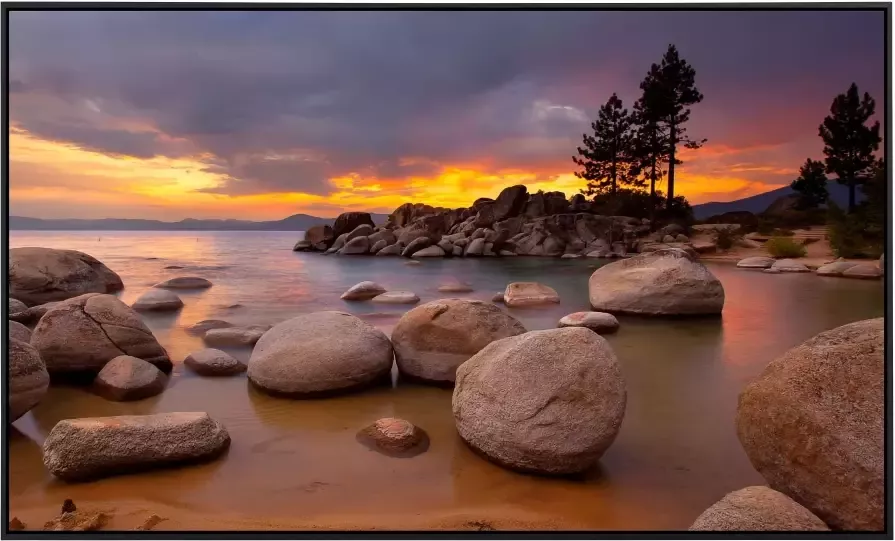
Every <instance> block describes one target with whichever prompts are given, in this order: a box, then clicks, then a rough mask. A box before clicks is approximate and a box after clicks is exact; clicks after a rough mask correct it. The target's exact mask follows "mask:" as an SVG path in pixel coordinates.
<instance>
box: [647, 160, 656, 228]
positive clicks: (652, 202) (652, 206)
mask: <svg viewBox="0 0 895 541" xmlns="http://www.w3.org/2000/svg"><path fill="white" fill-rule="evenodd" d="M651 165H652V169H651V171H650V175H649V227H650V231H655V230H656V157H655V156H653V158H652V164H651Z"/></svg>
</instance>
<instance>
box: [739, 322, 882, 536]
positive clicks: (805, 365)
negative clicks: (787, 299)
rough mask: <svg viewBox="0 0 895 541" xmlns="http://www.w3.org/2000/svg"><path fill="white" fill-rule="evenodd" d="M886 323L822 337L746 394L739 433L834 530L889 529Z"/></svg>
mask: <svg viewBox="0 0 895 541" xmlns="http://www.w3.org/2000/svg"><path fill="white" fill-rule="evenodd" d="M883 350H884V321H883V318H877V319H869V320H865V321H858V322H856V323H850V324H848V325H843V326H841V327H837V328H835V329H832V330H829V331H825V332H822V333H820V334H818V335H817V336H815V337H814V338H811V339H810V340H808V341H807V342H805V343H803V344H802V345H800V346H797V347H795V348H793V349H791V350H789V351H787V352H786V353H785V354H783V356H781V357H779V358H778V359H776V360H775V361H773V362H771V363H770V364H769V365H768V366H767V368H765V370H764V372H762V373H761V375H760V376H759V377H758V379H757V380H756V381H754V382H753V383H751V384H750V385H749V386H747V387H746V389H745V390H744V391H743V392H742V393H741V394H740V398H739V406H738V408H737V421H736V426H737V434H738V436H739V438H740V442H741V443H742V445H743V449H744V450H745V451H746V454H747V455H748V456H749V460H750V461H751V462H752V465H753V466H754V467H755V469H756V470H758V472H759V473H760V474H761V475H762V476H764V478H765V479H766V480H767V482H768V484H769V485H770V487H771V488H773V489H774V490H778V491H780V492H782V493H784V494H786V495H787V496H789V497H790V498H792V499H794V500H795V501H796V502H798V503H800V504H801V505H803V506H805V507H807V508H808V509H810V510H811V511H812V512H813V513H814V514H815V515H817V516H818V517H820V518H821V520H823V521H824V522H825V523H827V524H829V525H830V526H831V527H832V528H834V529H842V530H882V529H883V527H884V525H885V521H884V518H885V508H886V506H885V498H884V487H885V475H884V474H885V468H884V464H885V460H884V458H885V453H884V424H883V423H884V420H885V419H884V415H883V412H884V407H883V406H884V402H885V389H884V382H885V364H884V363H885V359H884V356H883Z"/></svg>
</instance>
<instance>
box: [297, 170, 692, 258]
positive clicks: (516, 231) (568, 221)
mask: <svg viewBox="0 0 895 541" xmlns="http://www.w3.org/2000/svg"><path fill="white" fill-rule="evenodd" d="M594 210H595V207H594V205H593V203H592V202H590V201H587V200H586V199H585V198H584V196H583V195H580V194H579V195H575V196H574V197H572V198H571V199H567V198H566V196H565V194H563V193H562V192H547V193H543V192H538V193H535V194H529V193H528V190H527V188H526V187H525V186H511V187H509V188H506V189H504V190H503V191H502V192H500V194H499V195H498V196H497V199H487V198H483V199H478V200H476V201H475V202H474V203H473V204H472V206H471V207H469V208H456V209H447V208H441V207H432V206H429V205H424V204H419V203H418V204H412V203H405V204H403V205H401V206H400V207H398V208H397V209H395V211H394V212H392V213H391V215H389V218H388V220H387V221H386V223H385V224H384V225H382V226H380V227H376V226H374V224H373V221H372V219H371V218H370V216H369V214H366V213H360V212H351V213H345V214H342V215H340V216H339V218H337V219H336V224H335V226H333V227H332V228H331V229H330V228H329V226H315V227H312V228H310V229H309V230H308V231H307V232H306V233H305V238H304V239H302V240H300V241H299V242H298V243H296V244H295V246H294V248H293V249H294V250H295V251H318V252H326V253H339V254H345V255H362V254H375V255H401V256H404V257H412V258H429V257H495V256H512V255H532V256H547V257H563V256H566V257H575V256H582V257H583V256H591V257H621V256H624V255H625V254H627V253H629V252H636V251H639V250H640V249H641V248H643V247H647V246H648V245H650V244H655V243H656V242H657V241H661V239H663V238H666V237H670V239H669V241H670V242H674V243H688V242H689V240H688V239H687V237H686V236H685V235H683V233H684V231H683V228H680V227H679V228H678V229H677V230H667V231H661V232H659V233H657V234H656V235H655V236H653V238H651V239H647V238H645V237H647V236H648V235H649V233H650V228H649V225H648V224H645V223H644V221H643V220H640V219H637V218H630V217H625V216H602V215H598V214H595V213H594Z"/></svg>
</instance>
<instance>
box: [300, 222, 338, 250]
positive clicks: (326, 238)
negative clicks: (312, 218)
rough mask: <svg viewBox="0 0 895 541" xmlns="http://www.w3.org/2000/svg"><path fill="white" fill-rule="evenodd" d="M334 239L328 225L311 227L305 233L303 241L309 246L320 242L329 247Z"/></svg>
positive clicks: (331, 229)
mask: <svg viewBox="0 0 895 541" xmlns="http://www.w3.org/2000/svg"><path fill="white" fill-rule="evenodd" d="M334 239H335V236H334V235H333V228H332V227H330V226H328V225H313V226H311V227H309V228H308V230H307V231H305V238H304V241H305V242H307V243H308V244H309V245H310V246H315V245H317V244H320V243H321V242H322V243H324V244H326V245H327V246H329V245H331V244H332V243H333V240H334Z"/></svg>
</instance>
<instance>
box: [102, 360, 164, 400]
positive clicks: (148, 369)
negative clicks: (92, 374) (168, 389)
mask: <svg viewBox="0 0 895 541" xmlns="http://www.w3.org/2000/svg"><path fill="white" fill-rule="evenodd" d="M167 383H168V378H167V377H166V376H165V374H164V373H162V371H161V370H159V369H158V368H156V367H155V366H153V365H151V364H149V363H147V362H146V361H144V360H143V359H137V358H136V357H131V356H129V355H121V356H119V357H115V358H114V359H112V360H111V361H109V362H108V363H106V366H104V367H103V369H102V370H100V371H99V374H97V375H96V379H94V380H93V388H94V391H95V392H96V394H98V395H100V396H102V397H103V398H106V399H108V400H116V401H129V400H141V399H143V398H149V397H150V396H155V395H157V394H161V392H162V391H164V390H165V385H167Z"/></svg>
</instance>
